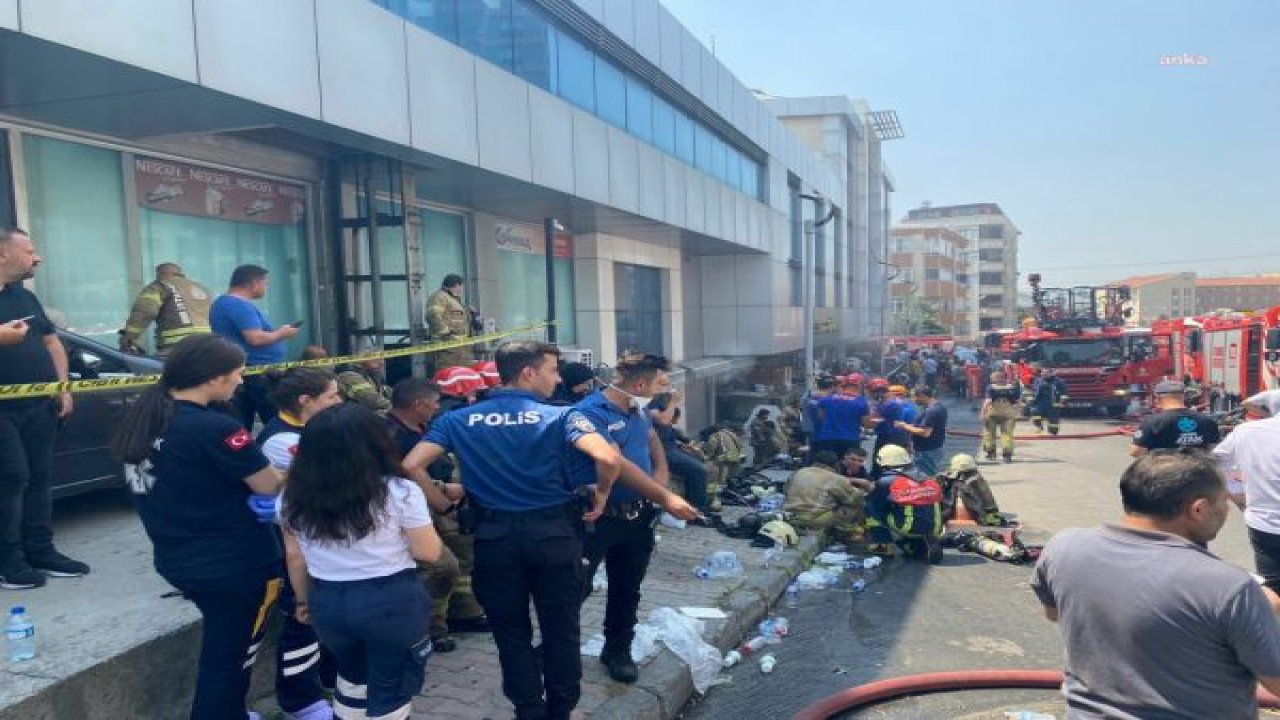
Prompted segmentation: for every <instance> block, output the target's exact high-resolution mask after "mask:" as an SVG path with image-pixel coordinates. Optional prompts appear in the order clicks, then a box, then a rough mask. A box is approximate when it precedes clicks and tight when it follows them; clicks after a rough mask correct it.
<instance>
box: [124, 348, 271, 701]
mask: <svg viewBox="0 0 1280 720" xmlns="http://www.w3.org/2000/svg"><path fill="white" fill-rule="evenodd" d="M244 362H245V356H244V352H243V351H242V350H241V349H240V348H239V347H237V346H236V345H233V344H232V343H230V342H228V341H226V340H224V339H222V338H219V337H217V336H214V335H193V336H191V337H189V338H187V339H185V340H183V341H182V342H180V343H178V344H177V345H176V346H174V348H173V349H172V350H171V351H170V353H169V356H168V358H167V359H166V360H165V364H164V371H163V372H162V374H161V376H160V382H159V383H158V384H157V385H155V386H153V387H152V388H150V389H149V390H147V391H146V392H145V393H143V395H142V396H141V397H140V398H139V399H138V400H137V402H135V403H134V404H133V405H131V406H130V407H129V409H128V411H127V412H126V414H125V417H124V420H123V422H122V424H121V427H120V430H119V433H118V434H117V435H116V438H115V440H114V442H113V444H112V450H113V451H114V453H115V455H116V457H118V458H119V459H120V460H121V461H122V462H124V463H125V478H126V480H127V481H128V485H129V490H130V491H131V492H132V493H133V496H134V500H135V504H136V505H137V508H138V515H139V517H140V518H141V519H142V525H143V528H144V529H146V531H147V535H148V536H149V537H150V538H151V542H152V545H153V546H154V551H155V567H156V571H157V572H158V573H159V574H160V576H161V577H163V578H164V579H165V580H166V581H168V582H169V583H170V584H171V585H173V586H174V587H176V588H177V589H178V590H180V591H181V592H182V594H183V595H184V596H185V597H186V598H188V599H189V600H191V601H192V602H194V603H195V605H196V607H197V608H198V609H199V610H200V614H201V616H202V617H203V619H204V623H203V632H202V641H201V648H200V661H199V669H198V671H197V676H196V693H195V700H194V701H193V703H192V708H191V718H192V720H229V719H231V718H246V717H247V718H253V717H255V715H254V714H253V713H247V712H246V710H245V695H246V694H247V692H248V689H249V674H250V672H251V670H252V668H253V663H254V660H255V659H256V657H257V649H258V645H259V643H260V642H261V640H262V631H263V629H264V627H263V626H264V625H265V622H266V619H267V617H268V616H269V614H268V611H269V610H270V608H271V606H272V605H273V604H274V603H275V600H276V597H277V595H278V593H279V590H280V578H279V563H280V559H281V553H280V548H279V546H278V544H277V542H276V539H275V538H274V537H273V535H272V531H271V528H270V526H269V525H265V524H263V523H260V522H258V520H257V518H256V517H255V516H254V514H253V512H252V511H251V510H250V508H249V505H248V503H247V500H248V498H249V495H250V493H274V492H277V491H278V490H279V488H280V482H281V478H280V474H279V473H278V472H277V471H276V470H275V469H274V468H272V467H271V465H270V463H268V462H267V458H266V457H265V456H264V455H263V454H262V451H261V450H259V449H258V446H257V445H255V444H254V442H253V438H252V437H251V436H250V435H249V431H248V430H246V429H245V428H244V426H243V425H241V424H240V422H239V420H237V419H235V418H234V417H233V416H231V415H228V414H226V413H224V412H222V411H221V410H219V408H220V407H222V406H223V405H224V404H225V403H227V402H228V401H230V400H231V397H232V396H233V395H234V394H235V391H236V388H238V387H239V386H240V384H241V383H242V382H243V380H242V378H241V373H242V372H243V371H244Z"/></svg>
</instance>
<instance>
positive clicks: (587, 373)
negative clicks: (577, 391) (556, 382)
mask: <svg viewBox="0 0 1280 720" xmlns="http://www.w3.org/2000/svg"><path fill="white" fill-rule="evenodd" d="M595 377H596V373H595V371H594V370H592V369H591V367H590V366H589V365H583V364H582V363H578V362H571V363H565V364H564V367H562V368H560V380H561V381H563V382H564V386H565V387H567V388H571V387H575V386H577V385H581V384H582V383H584V382H587V381H588V380H594V379H595Z"/></svg>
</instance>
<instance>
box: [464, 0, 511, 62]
mask: <svg viewBox="0 0 1280 720" xmlns="http://www.w3.org/2000/svg"><path fill="white" fill-rule="evenodd" d="M458 44H460V45H461V46H462V47H464V48H466V49H467V50H469V51H471V52H472V53H474V54H476V55H479V56H480V57H482V58H484V59H485V60H488V61H489V62H491V63H493V64H494V65H497V66H498V67H500V68H502V69H504V70H506V71H508V72H510V71H511V70H512V68H513V67H514V57H515V52H514V45H513V34H512V31H511V0H458Z"/></svg>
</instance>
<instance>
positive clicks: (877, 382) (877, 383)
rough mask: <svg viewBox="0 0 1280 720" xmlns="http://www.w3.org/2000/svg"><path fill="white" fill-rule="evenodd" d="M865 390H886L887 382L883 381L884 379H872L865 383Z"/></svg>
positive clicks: (887, 387)
mask: <svg viewBox="0 0 1280 720" xmlns="http://www.w3.org/2000/svg"><path fill="white" fill-rule="evenodd" d="M867 389H868V390H871V391H873V392H874V391H876V390H888V389H889V381H888V380H885V379H884V378H872V379H871V380H869V381H867Z"/></svg>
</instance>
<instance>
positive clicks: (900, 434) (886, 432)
mask: <svg viewBox="0 0 1280 720" xmlns="http://www.w3.org/2000/svg"><path fill="white" fill-rule="evenodd" d="M867 390H868V392H869V393H870V395H871V402H872V406H873V407H874V408H875V413H874V414H873V415H872V416H871V418H870V419H871V421H872V422H874V424H875V429H876V444H875V447H874V448H872V450H871V453H872V458H873V459H875V458H877V457H878V455H879V453H880V448H882V447H884V446H885V445H897V446H899V447H902V448H904V449H907V450H910V449H911V435H909V434H908V433H907V431H906V430H903V429H901V428H899V427H897V423H898V422H899V421H901V420H902V419H903V408H902V401H901V400H899V399H897V398H895V397H891V396H890V395H889V383H888V382H886V381H885V380H882V379H879V378H877V379H875V380H872V381H871V382H869V383H867ZM880 470H881V468H880V466H879V464H878V460H876V461H875V464H873V465H872V467H871V475H872V477H879V476H880Z"/></svg>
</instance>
